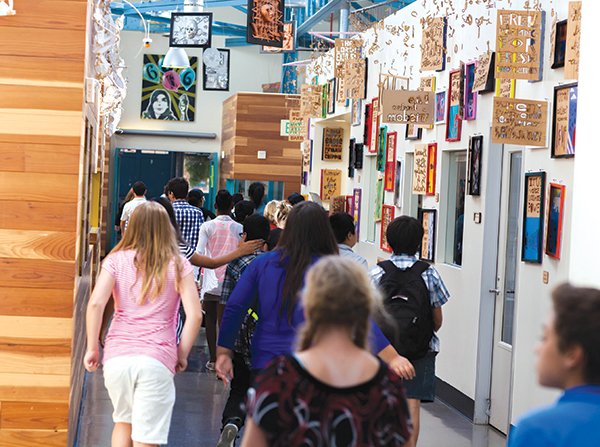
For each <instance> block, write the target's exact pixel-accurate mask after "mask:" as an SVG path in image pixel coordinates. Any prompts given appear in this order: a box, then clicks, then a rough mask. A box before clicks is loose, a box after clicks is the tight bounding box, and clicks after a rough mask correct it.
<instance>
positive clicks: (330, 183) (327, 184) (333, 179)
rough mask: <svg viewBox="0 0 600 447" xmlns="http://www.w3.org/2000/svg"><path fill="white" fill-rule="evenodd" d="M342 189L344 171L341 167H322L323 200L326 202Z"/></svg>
mask: <svg viewBox="0 0 600 447" xmlns="http://www.w3.org/2000/svg"><path fill="white" fill-rule="evenodd" d="M341 190H342V171H341V170H340V169H321V200H322V201H323V202H326V201H328V200H330V199H331V198H332V197H335V196H339V195H340V192H341Z"/></svg>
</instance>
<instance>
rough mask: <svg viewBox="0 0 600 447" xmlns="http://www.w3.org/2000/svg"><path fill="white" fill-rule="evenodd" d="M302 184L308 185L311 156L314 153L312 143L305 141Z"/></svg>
mask: <svg viewBox="0 0 600 447" xmlns="http://www.w3.org/2000/svg"><path fill="white" fill-rule="evenodd" d="M301 147H302V184H303V185H305V186H308V176H309V174H310V162H311V160H310V158H311V155H312V149H311V148H312V145H311V144H309V143H307V142H303V143H302V146H301Z"/></svg>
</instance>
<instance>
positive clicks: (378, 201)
mask: <svg viewBox="0 0 600 447" xmlns="http://www.w3.org/2000/svg"><path fill="white" fill-rule="evenodd" d="M382 206H383V177H378V178H377V184H376V185H375V212H374V213H373V214H374V217H375V222H379V221H380V220H381V207H382Z"/></svg>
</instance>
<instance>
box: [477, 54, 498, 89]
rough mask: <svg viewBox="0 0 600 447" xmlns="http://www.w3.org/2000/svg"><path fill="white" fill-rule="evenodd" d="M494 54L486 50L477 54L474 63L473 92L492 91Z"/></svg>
mask: <svg viewBox="0 0 600 447" xmlns="http://www.w3.org/2000/svg"><path fill="white" fill-rule="evenodd" d="M494 55H495V53H493V52H489V51H488V52H486V53H483V54H482V55H481V56H479V59H478V60H477V63H476V64H475V79H474V80H473V91H474V92H478V93H486V92H493V91H494V70H493V66H494V59H495V57H494Z"/></svg>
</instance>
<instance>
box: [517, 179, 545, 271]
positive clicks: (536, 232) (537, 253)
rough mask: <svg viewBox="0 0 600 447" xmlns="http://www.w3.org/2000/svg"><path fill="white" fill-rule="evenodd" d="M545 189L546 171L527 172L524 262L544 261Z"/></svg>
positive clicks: (522, 257)
mask: <svg viewBox="0 0 600 447" xmlns="http://www.w3.org/2000/svg"><path fill="white" fill-rule="evenodd" d="M545 191H546V173H545V172H532V173H528V174H525V209H524V212H523V244H522V245H523V247H522V250H521V260H522V261H524V262H532V263H535V264H541V263H542V251H543V250H542V241H543V239H544V234H543V232H544V202H545Z"/></svg>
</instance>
